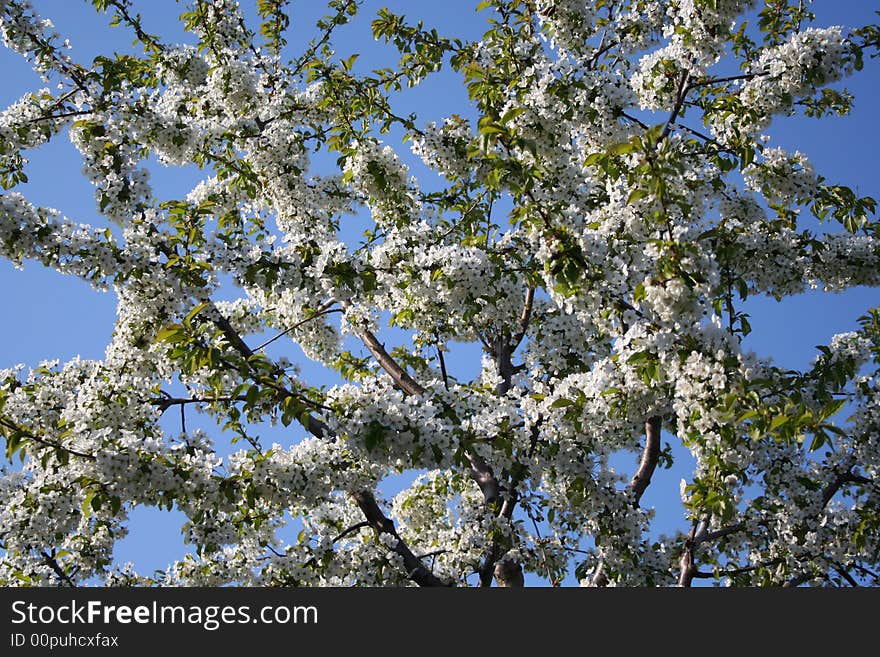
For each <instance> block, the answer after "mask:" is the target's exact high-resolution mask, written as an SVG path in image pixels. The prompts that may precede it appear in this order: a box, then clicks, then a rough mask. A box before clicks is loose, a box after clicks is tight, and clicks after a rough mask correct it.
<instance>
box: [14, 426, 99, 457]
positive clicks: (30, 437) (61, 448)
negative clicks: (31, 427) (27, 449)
mask: <svg viewBox="0 0 880 657" xmlns="http://www.w3.org/2000/svg"><path fill="white" fill-rule="evenodd" d="M0 426H2V427H5V428H6V429H8V430H10V431H15V432H18V433H19V434H21V435H22V436H24V437H25V438H27V439H28V440H32V441H34V442H35V443H38V444H40V445H43V446H45V447H51V448H52V449H57V450H59V451H62V452H66V453H67V454H70V455H72V456H78V457H80V458H83V459H88V460H89V461H94V460H95V456H94V455H93V454H87V453H86V452H80V451H77V450H75V449H72V448H70V447H65V446H64V445H61V444H59V443H56V442H52V441H51V440H46V439H45V438H42V437H40V436H37V435H36V434H34V433H31V432H30V431H26V430H25V429H22V428H21V427H20V426H18V425H17V424H15V423H14V422H11V421H10V420H7V419H6V418H5V417H0ZM7 440H8V438H7Z"/></svg>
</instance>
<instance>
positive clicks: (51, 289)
mask: <svg viewBox="0 0 880 657" xmlns="http://www.w3.org/2000/svg"><path fill="white" fill-rule="evenodd" d="M34 4H35V6H36V7H37V9H38V11H39V12H40V13H41V14H42V15H44V16H48V17H50V18H52V19H53V21H54V22H55V24H56V27H57V28H58V30H59V31H60V32H61V33H62V34H64V35H65V36H69V37H70V40H71V43H72V44H73V50H72V55H73V57H74V58H76V59H77V60H78V61H80V62H84V63H87V62H89V61H90V60H91V59H92V58H93V57H94V56H95V55H97V54H99V53H100V52H105V51H107V50H119V51H122V50H127V49H130V48H131V46H130V42H131V37H130V35H129V33H128V32H124V31H123V30H121V29H115V30H113V29H110V28H108V27H106V21H107V18H106V17H101V16H98V15H96V14H95V12H94V11H93V9H92V8H91V6H90V4H89V3H87V2H77V1H74V0H41V1H40V0H35V1H34ZM143 4H144V7H143V8H141V9H140V11H142V13H143V14H144V18H145V25H146V27H147V29H148V30H149V31H152V32H154V33H157V34H160V35H161V36H162V38H163V39H164V40H166V41H179V40H181V39H183V38H184V35H183V32H182V31H181V29H180V27H179V24H178V23H177V21H176V20H175V17H176V16H177V15H178V14H179V13H180V11H182V8H183V5H182V4H177V3H176V2H173V1H172V0H151V1H150V2H147V3H143ZM253 4H255V3H253V2H251V1H249V0H243V1H242V5H243V6H244V7H246V8H252V6H253ZM291 4H292V6H294V7H295V8H296V9H297V10H299V11H304V12H306V13H305V15H299V14H295V15H294V18H293V21H292V24H293V29H294V32H293V34H292V36H291V37H290V39H289V40H290V42H291V45H292V46H295V45H296V43H297V42H302V41H303V40H304V39H307V38H308V37H309V36H310V35H311V33H312V32H311V30H310V29H309V26H310V25H311V24H312V23H313V20H314V18H315V17H316V16H318V15H320V14H321V13H323V11H321V10H322V3H320V2H317V1H315V2H299V3H291ZM384 4H388V5H390V6H391V8H392V9H395V10H397V11H401V12H403V13H406V14H407V16H408V17H409V18H411V19H423V20H425V22H426V24H429V25H436V26H437V27H438V29H439V31H440V32H441V34H445V35H448V36H458V37H461V38H474V37H476V36H478V35H479V34H480V33H481V32H482V31H483V29H484V26H485V19H486V14H481V15H477V14H475V13H474V12H473V9H472V7H473V5H474V4H475V3H472V2H470V1H469V0H448V1H447V2H445V3H442V4H441V3H434V2H424V1H423V2H412V1H410V2H405V1H402V0H397V1H396V2H376V1H374V0H369V1H368V2H367V3H366V6H365V7H364V9H363V10H362V12H363V13H362V16H361V17H360V18H361V21H358V22H357V23H356V25H353V26H351V27H349V28H347V29H346V31H345V32H344V33H343V34H344V35H345V39H344V40H342V41H339V42H338V43H337V51H338V52H339V54H340V55H347V54H350V53H353V52H361V53H364V54H363V56H362V58H361V60H360V65H361V66H364V67H367V66H368V67H375V66H385V65H393V63H394V61H395V57H394V55H393V53H392V52H391V51H390V50H389V49H385V48H384V47H383V46H379V45H377V44H374V43H372V42H371V40H370V37H369V26H368V21H364V20H363V19H364V18H368V15H369V14H374V13H375V10H376V9H377V8H378V7H381V6H383V5H384ZM875 4H876V3H873V2H865V1H862V0H837V1H834V0H818V1H817V2H815V4H814V9H815V11H816V13H817V15H818V17H819V19H818V20H817V23H816V24H817V25H819V26H826V25H832V24H842V25H857V24H864V23H868V22H871V21H872V20H874V19H875V18H876V17H875V16H874V9H875V6H874V5H875ZM0 70H2V71H3V72H4V76H3V77H4V84H3V85H0V103H2V104H3V106H4V107H5V106H7V105H8V104H10V103H12V102H14V101H15V100H17V99H18V98H19V97H20V96H21V95H22V94H23V93H25V92H27V91H32V90H35V89H39V88H40V87H42V86H44V84H43V83H41V82H40V81H39V79H38V78H37V76H36V75H35V74H33V73H32V72H31V71H30V70H29V67H28V66H27V64H26V63H25V62H24V60H23V59H22V58H21V57H19V56H18V55H16V54H15V53H12V52H10V51H6V50H0ZM878 71H880V61H871V60H869V61H867V62H866V68H865V70H864V71H863V72H861V73H859V74H856V75H855V76H854V77H852V78H850V79H848V80H847V81H846V82H845V86H846V87H847V88H848V89H850V90H851V91H852V92H853V93H854V94H855V96H856V103H855V108H854V110H853V112H852V114H851V115H850V116H848V117H843V118H836V117H835V118H827V119H824V120H821V121H817V120H815V119H803V118H783V119H778V120H776V121H775V122H774V124H773V125H772V127H771V129H770V130H769V132H770V134H771V135H772V140H771V145H776V146H782V147H785V148H787V149H789V150H801V151H802V152H804V153H806V154H807V155H808V156H809V157H810V158H811V160H812V162H813V164H814V166H815V168H816V170H817V171H818V172H819V173H821V174H822V175H824V176H825V177H826V178H827V179H828V180H829V182H831V183H841V184H845V185H848V186H850V187H852V188H853V189H855V190H856V191H857V192H858V193H859V194H861V195H870V196H874V197H877V198H880V184H878V180H877V175H876V171H877V168H876V162H877V155H878V152H880V138H878V131H877V128H876V116H877V107H878V101H880V91H878V82H880V75H878ZM401 103H402V105H401V106H400V107H401V110H400V111H401V113H404V112H409V111H418V112H419V113H420V114H422V116H423V120H425V121H427V120H437V119H442V118H443V116H445V115H447V114H449V113H452V112H456V111H457V112H458V113H461V114H466V113H467V112H466V111H463V107H464V103H466V94H465V92H464V89H463V87H462V86H461V85H459V84H457V82H456V80H455V78H454V76H453V75H449V74H445V75H443V76H441V77H440V78H439V79H438V81H437V82H436V83H434V84H433V85H432V86H430V87H426V88H425V89H422V90H418V91H416V92H407V94H406V95H405V96H404V97H403V98H402V99H401ZM401 150H402V151H405V149H401ZM29 157H30V165H29V166H28V169H27V172H28V175H29V177H30V182H29V183H28V184H26V185H22V186H21V187H20V188H19V189H18V191H20V192H22V193H23V194H25V195H26V196H27V197H28V198H29V199H30V200H31V201H32V202H34V203H37V204H40V205H46V206H51V207H56V208H58V209H59V210H61V211H62V212H63V213H64V214H66V215H68V216H69V217H71V218H72V219H74V220H75V221H79V222H84V223H94V224H103V223H104V222H103V220H102V219H101V217H100V216H99V215H98V214H97V210H96V206H95V201H94V197H93V194H92V189H91V187H90V185H89V184H88V182H87V181H86V180H85V179H84V178H82V177H81V176H80V175H79V169H80V166H81V164H80V162H79V156H78V154H77V153H76V151H75V150H74V149H73V147H72V146H71V145H70V144H69V142H68V141H67V140H66V139H64V138H58V139H56V140H55V141H53V142H52V143H51V144H50V145H48V146H46V147H43V148H40V149H37V150H35V151H32V152H31V153H30V154H29ZM411 165H412V166H413V171H414V173H416V174H419V173H420V172H421V171H423V169H422V168H421V166H420V165H419V164H417V163H414V162H411ZM198 173H199V172H197V171H194V170H192V169H186V170H173V169H163V168H162V167H158V166H156V167H153V170H152V182H153V186H154V189H155V190H156V192H157V195H158V196H160V197H161V198H163V199H169V198H175V197H182V196H183V195H185V194H186V193H187V192H188V191H189V189H190V188H191V187H192V186H193V184H194V183H195V182H196V181H197V180H198V179H199V178H198ZM0 294H2V298H3V301H4V305H5V309H6V310H5V312H4V313H3V314H4V321H3V322H0V368H3V367H9V366H12V365H14V364H16V363H24V364H25V365H27V366H35V365H36V364H37V363H39V362H40V361H41V360H43V359H56V358H57V359H60V360H61V361H62V362H63V361H65V360H68V359H70V358H73V357H75V356H77V355H79V356H81V357H83V358H101V357H102V355H103V351H104V347H105V345H106V344H107V342H108V341H109V338H110V334H111V332H112V328H113V321H114V318H115V298H114V296H113V294H112V293H99V292H96V291H94V290H92V289H91V288H90V287H89V286H88V285H87V284H86V283H83V282H82V281H79V280H78V279H75V278H72V277H66V276H61V275H59V274H57V273H55V272H54V271H50V270H46V269H44V268H43V267H42V266H41V265H39V264H36V263H33V262H28V263H25V267H24V270H23V271H18V270H15V269H14V268H13V267H12V265H11V264H10V263H8V262H6V261H2V262H0ZM878 300H880V295H878V294H877V291H876V290H868V289H864V288H859V289H854V290H850V291H847V292H845V293H838V294H828V293H822V292H813V293H808V294H803V295H798V296H796V297H792V298H788V299H786V300H784V301H782V302H777V301H775V300H773V299H767V298H763V297H756V298H752V299H750V300H749V302H748V304H747V308H746V310H747V312H749V313H751V320H750V321H751V324H752V327H753V333H752V334H751V335H750V336H749V337H748V339H747V343H746V344H747V346H748V347H749V348H751V349H754V350H755V351H756V352H757V353H758V354H759V355H761V356H772V357H773V358H774V359H775V360H776V361H777V363H779V364H780V365H782V366H785V367H791V368H803V367H805V366H806V365H808V364H809V362H810V361H811V360H812V359H813V357H814V356H815V354H816V351H815V348H814V347H815V345H819V344H824V343H827V342H828V340H829V339H830V337H831V336H832V335H834V334H835V333H839V332H842V331H847V330H852V329H854V328H855V327H856V318H857V317H858V316H859V315H860V314H861V313H862V312H863V311H864V310H865V309H866V308H868V307H870V306H873V305H878V303H880V301H878ZM278 348H279V349H280V348H281V347H280V345H279V346H278ZM276 353H281V352H280V351H278V352H276ZM449 366H450V368H451V369H453V370H455V371H457V372H458V373H460V374H461V375H462V376H463V377H467V376H469V375H473V373H474V372H475V371H476V369H477V368H478V366H479V356H478V355H477V352H476V351H475V350H474V349H468V350H464V351H462V352H460V353H459V354H458V355H457V356H456V357H453V358H451V359H450V361H449ZM303 371H304V373H305V374H306V377H305V378H306V380H309V376H313V377H317V379H318V380H317V381H316V382H318V383H322V382H323V383H329V382H331V381H332V379H331V378H330V377H329V376H328V375H327V374H326V373H325V372H321V371H319V370H318V369H317V368H309V367H304V369H303ZM171 426H172V428H173V425H171ZM677 470H678V469H676V470H675V471H673V472H671V473H658V475H657V476H656V481H657V483H656V484H655V485H654V486H653V487H652V488H651V489H649V493H648V494H647V495H646V497H645V502H646V503H647V504H656V505H658V517H659V518H660V519H662V520H663V522H661V523H660V524H661V525H665V528H666V529H667V530H671V529H672V525H671V524H672V523H675V521H676V519H679V522H678V523H677V525H678V526H683V523H682V521H681V513H680V506H679V505H678V493H677V491H678V480H679V478H680V477H681V476H682V474H680V473H678V472H677ZM670 501H671V502H670ZM182 550H183V545H182V541H181V539H180V536H179V517H176V515H175V514H169V513H167V512H159V511H155V510H139V511H137V512H136V513H135V514H134V516H133V520H132V523H131V534H130V536H129V537H128V538H126V539H125V540H123V541H122V542H121V543H120V544H119V545H118V547H117V553H116V556H117V558H118V559H119V560H120V561H127V560H131V561H133V562H134V563H135V565H136V566H137V567H138V568H139V569H141V570H142V571H143V572H149V570H151V569H153V568H160V567H164V566H165V565H166V564H167V563H168V561H169V560H170V559H173V558H176V557H179V556H181V555H182Z"/></svg>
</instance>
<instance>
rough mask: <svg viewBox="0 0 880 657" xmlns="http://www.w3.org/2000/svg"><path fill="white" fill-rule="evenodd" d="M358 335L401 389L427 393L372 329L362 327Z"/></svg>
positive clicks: (414, 393) (408, 391)
mask: <svg viewBox="0 0 880 657" xmlns="http://www.w3.org/2000/svg"><path fill="white" fill-rule="evenodd" d="M357 335H358V337H359V338H360V339H361V341H362V342H363V343H364V345H365V346H366V347H367V349H369V351H370V353H371V354H373V358H375V359H376V362H377V363H379V365H380V366H381V367H382V369H383V370H385V371H386V372H387V373H388V375H389V376H390V377H391V378H392V380H393V381H394V382H395V383H396V384H397V385H398V386H400V389H401V390H403V391H404V392H405V393H406V394H408V395H422V394H424V393H425V389H424V388H423V387H422V386H420V385H419V384H418V383H416V381H415V379H413V378H412V377H411V376H410V375H409V373H408V372H407V371H406V370H405V369H403V368H402V367H401V366H400V365H398V364H397V361H395V360H394V359H393V358H392V357H391V355H390V354H389V353H388V352H387V351H385V347H384V346H383V345H382V343H381V342H379V339H378V338H377V337H376V336H375V335H374V334H373V333H372V332H371V331H368V330H366V329H360V330H358V332H357Z"/></svg>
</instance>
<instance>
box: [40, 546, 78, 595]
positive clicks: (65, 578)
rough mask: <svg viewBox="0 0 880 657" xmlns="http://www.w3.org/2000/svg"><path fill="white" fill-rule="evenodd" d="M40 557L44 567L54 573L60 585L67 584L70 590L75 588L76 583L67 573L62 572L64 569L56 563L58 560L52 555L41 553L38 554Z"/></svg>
mask: <svg viewBox="0 0 880 657" xmlns="http://www.w3.org/2000/svg"><path fill="white" fill-rule="evenodd" d="M53 552H54V550H53ZM40 556H42V557H43V560H44V561H45V562H46V565H47V566H49V568H51V569H52V572H54V573H55V574H56V575H57V576H58V579H59V580H60V581H61V583H63V584H67V585H68V586H70V587H71V588H76V582H74V581H73V579H72V578H71V577H70V575H68V574H67V573H65V572H64V569H63V568H62V567H61V565H60V564H59V563H58V560H57V559H56V558H55V555H54V554H49V553H48V552H42V553H40Z"/></svg>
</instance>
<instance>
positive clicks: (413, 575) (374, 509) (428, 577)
mask: <svg viewBox="0 0 880 657" xmlns="http://www.w3.org/2000/svg"><path fill="white" fill-rule="evenodd" d="M349 495H351V497H352V499H353V500H354V502H355V504H357V505H358V507H359V508H360V510H361V512H362V513H363V514H364V517H365V518H366V519H367V520H366V521H367V523H368V524H369V525H370V527H372V528H373V530H375V532H376V533H377V534H388V535H390V536H393V537H394V539H395V543H394V546H393V547H392V548H391V549H392V550H393V551H394V552H395V553H397V554H399V555H400V556H401V557H402V558H403V565H404V567H405V568H406V572H407V576H408V577H409V579H411V580H412V581H414V582H415V583H416V584H418V585H419V586H449V583H447V582H444V581H443V580H441V579H440V578H439V577H437V576H436V575H435V574H434V573H432V572H431V571H430V570H428V568H426V567H425V565H424V564H423V563H422V562H421V560H420V559H419V558H418V557H417V556H416V555H414V554H413V553H412V551H411V550H410V549H409V547H408V546H407V545H406V543H405V542H404V541H403V539H402V538H400V535H399V534H398V533H397V529H396V528H395V527H394V522H393V521H392V520H391V519H389V518H388V517H387V516H386V515H385V514H384V513H382V510H381V509H380V508H379V505H378V504H377V503H376V498H375V497H373V494H372V493H370V492H369V491H366V490H359V491H350V492H349Z"/></svg>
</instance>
